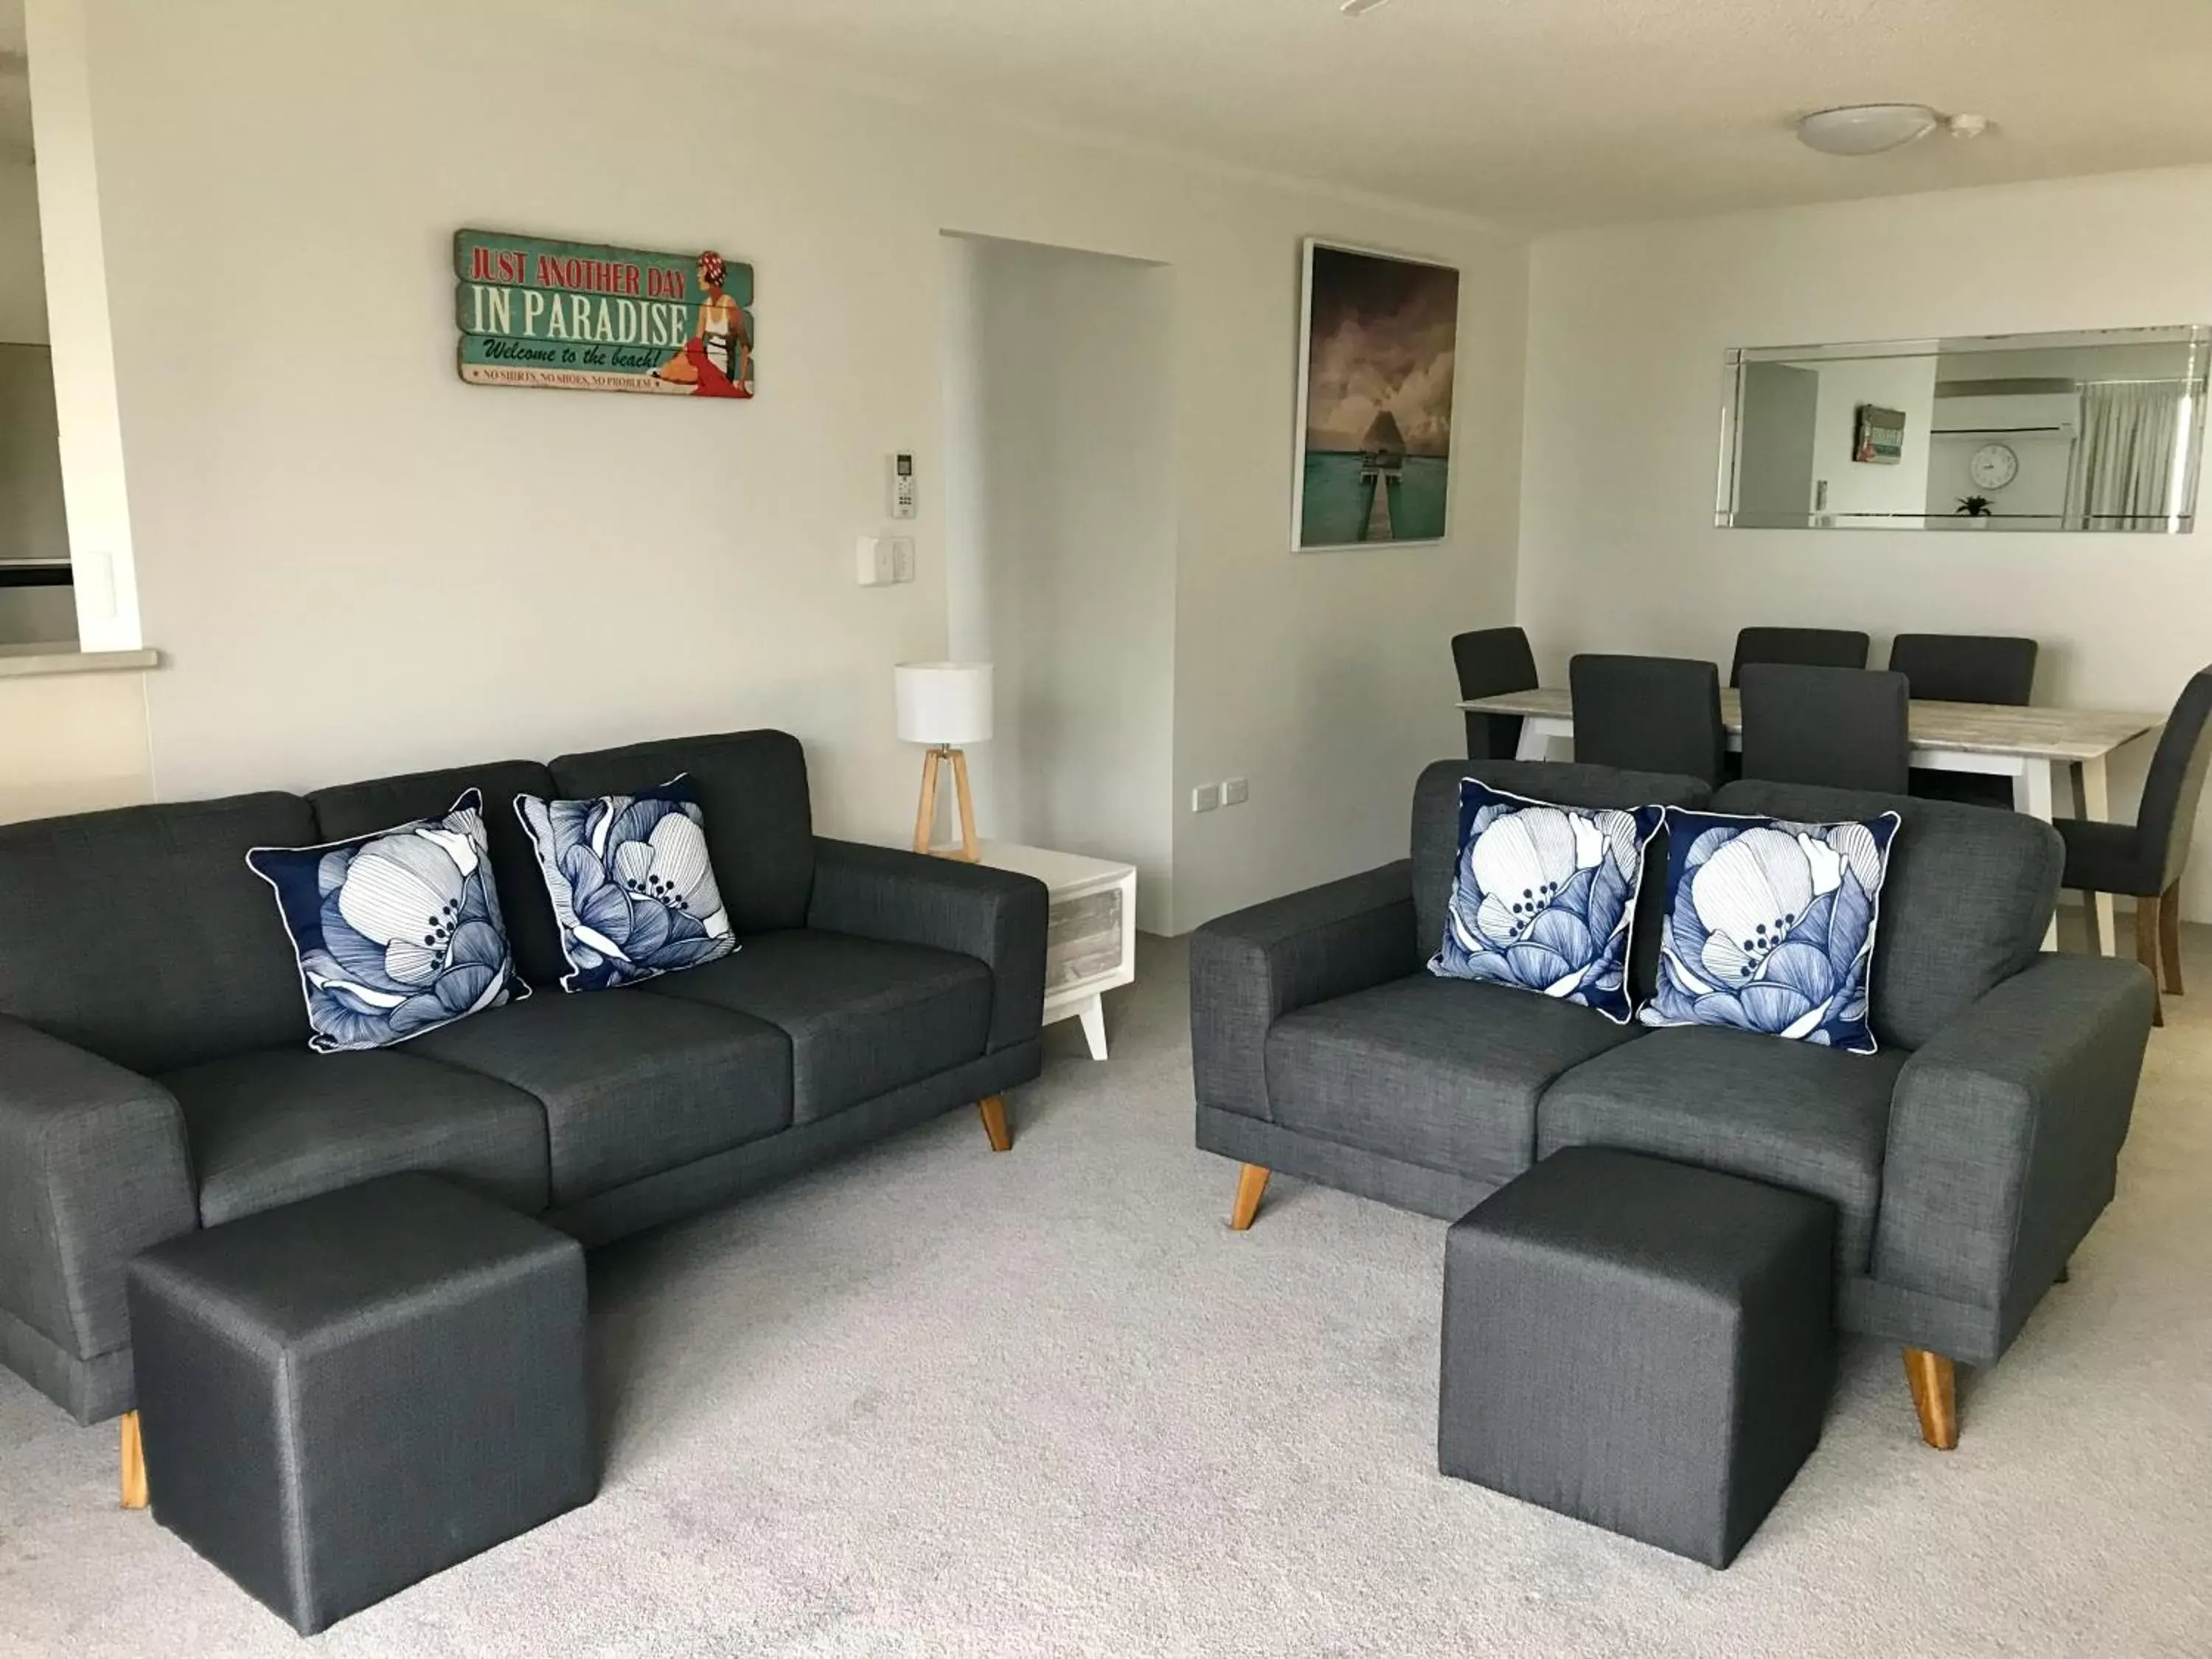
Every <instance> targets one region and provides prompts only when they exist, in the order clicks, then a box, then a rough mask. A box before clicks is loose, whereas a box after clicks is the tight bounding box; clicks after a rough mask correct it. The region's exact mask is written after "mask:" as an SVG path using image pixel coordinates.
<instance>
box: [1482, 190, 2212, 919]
mask: <svg viewBox="0 0 2212 1659" xmlns="http://www.w3.org/2000/svg"><path fill="white" fill-rule="evenodd" d="M1869 270H1882V271H1887V272H1889V273H1892V276H1891V277H1890V278H1889V279H1887V280H1884V281H1882V282H1880V283H1869V282H1868V281H1867V280H1866V278H1865V273H1866V272H1867V271H1869ZM2205 320H2212V168H2185V169H2178V170H2173V171H2166V172H2159V173H2136V174H2130V175H2121V176H2112V177H2106V178H2100V179H2076V180H2067V181H2063V182H2058V183H2053V184H2043V185H2017V186H2010V187H2006V188H2001V189H1989V190H1978V191H1955V192H1949V193H1945V194H1939V195H1929V196H1918V197H1899V198H1894V199H1891V200H1887V201H1871V202H1858V203H1850V204H1839V205H1832V206H1826V207H1815V208H1804V209H1791V210H1782V211H1774V212H1763V213H1751V214H1741V215H1731V216H1726V217H1720V218H1711V219H1704V220H1692V221H1682V222H1672V223H1668V224H1657V225H1643V226H1629V227H1622V228H1611V229H1606V230H1599V231H1589V232H1583V233H1577V234H1567V235H1560V236H1556V237H1552V238H1548V239H1546V240H1542V241H1540V242H1539V243H1538V244H1537V245H1536V246H1535V247H1534V250H1533V252H1532V255H1531V270H1530V304H1529V327H1528V430H1527V441H1526V459H1525V462H1524V465H1523V468H1522V540H1521V588H1520V599H1519V611H1520V616H1521V620H1522V622H1523V623H1525V624H1526V625H1527V626H1528V629H1529V632H1530V635H1531V636H1532V637H1533V638H1534V641H1535V642H1536V645H1537V648H1538V651H1539V653H1540V655H1541V659H1542V662H1543V665H1545V666H1546V667H1547V669H1548V670H1549V671H1550V672H1551V673H1553V674H1557V673H1558V672H1559V671H1561V669H1562V668H1563V667H1564V665H1565V659H1566V658H1567V656H1568V655H1569V654H1570V653H1572V652H1575V651H1578V650H1632V651H1653V652H1662V653H1682V654H1695V655H1699V656H1706V657H1713V658H1717V659H1718V660H1720V661H1723V662H1725V661H1726V660H1727V659H1728V655H1727V653H1728V651H1729V643H1730V641H1731V640H1732V638H1733V637H1734V635H1735V630H1736V629H1738V628H1740V627H1741V626H1743V625H1744V624H1746V623H1834V624H1836V625H1838V626H1843V627H1850V628H1863V629H1867V630H1869V632H1871V633H1873V634H1875V635H1878V636H1885V641H1886V636H1887V635H1892V634H1894V633H1899V632H1903V631H1907V630H1919V629H1934V630H1944V631H1962V632H1974V631H1979V632H1991V633H2006V634H2027V635H2034V636H2036V637H2037V638H2039V640H2041V641H2042V642H2043V653H2042V659H2041V663H2040V666H2039V673H2038V677H2037V696H2038V699H2039V701H2042V702H2052V703H2071V704H2075V705H2076V706H2081V707H2091V708H2139V709H2146V710H2152V709H2155V710H2163V709H2165V708H2168V707H2170V706H2171V704H2172V699H2173V697H2174V696H2175V694H2176V693H2177V692H2178V691H2179V690H2180V688H2181V686H2182V684H2184V683H2185V681H2186V680H2187V678H2188V677H2189V676H2190V675H2191V673H2193V672H2194V671H2196V670H2197V669H2198V668H2201V667H2203V665H2205V663H2206V660H2207V659H2208V658H2212V632H2208V629H2207V626H2206V622H2207V618H2208V617H2212V557H2208V556H2207V547H2208V542H2207V539H2206V532H2204V531H2202V530H2200V531H2199V532H2197V533H2196V534H2194V535H2190V536H2178V537H2162V536H2130V535H2121V534H2089V535H2069V534H2039V533H2035V532H2003V531H1996V530H1992V531H1989V532H1983V533H1980V534H1973V535H1956V534H1945V535H1931V534H1929V533H1926V532H1893V531H1881V530H1835V531H1798V532H1788V531H1723V530H1716V529H1715V528H1714V527H1713V525H1712V512H1711V509H1712V494H1713V478H1714V471H1715V445H1716V442H1717V413H1718V406H1719V399H1720V394H1721V390H1722V386H1723V374H1722V368H1721V364H1722V354H1723V351H1724V350H1726V349H1727V348H1729V346H1750V345H1766V344H1781V343H1791V342H1799V341H1823V340H1832V341H1850V340H1879V339H1899V338H1923V337H1942V336H1945V335H1963V334H1989V333H2009V332H2014V331H2031V330H2040V329H2080V328H2111V327H2125V326H2142V325H2155V324H2167V323H2183V322H2196V321H2205ZM1885 648H1886V642H1883V643H1878V644H1877V647H1876V655H1875V660H1876V661H1877V662H1879V661H1881V659H1882V658H1881V652H1882V650H1883V649H1885ZM2147 760H2148V744H2136V745H2135V746H2134V747H2133V749H2132V750H2130V751H2128V752H2125V753H2124V754H2123V755H2122V756H2121V757H2118V762H2117V763H2116V769H2115V776H2114V793H2115V799H2114V802H2113V809H2114V811H2115V812H2116V813H2132V811H2133V810H2134V804H2135V799H2134V798H2135V793H2136V788H2137V787H2138V786H2139V781H2140V776H2141V769H2142V765H2143V763H2144V762H2145V761H2147ZM2185 908H2186V909H2187V911H2188V913H2189V914H2190V915H2193V916H2198V917H2203V916H2206V915H2212V813H2208V814H2205V815H2203V817H2200V819H2199V822H2198V829H2197V848H2196V856H2195V858H2194V860H2192V867H2191V872H2190V876H2189V885H2188V894H2187V897H2186V900H2185Z"/></svg>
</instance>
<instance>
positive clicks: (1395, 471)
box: [1291, 238, 1459, 552]
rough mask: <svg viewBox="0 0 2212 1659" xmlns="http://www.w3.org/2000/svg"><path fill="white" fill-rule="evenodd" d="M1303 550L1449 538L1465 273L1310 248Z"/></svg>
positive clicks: (1301, 408)
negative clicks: (1454, 382)
mask: <svg viewBox="0 0 2212 1659" xmlns="http://www.w3.org/2000/svg"><path fill="white" fill-rule="evenodd" d="M1301 317H1302V319H1303V322H1304V337H1303V339H1304V349H1303V353H1302V355H1301V356H1300V359H1299V362H1298V408H1297V416H1298V427H1297V457H1296V459H1295V465H1293V467H1292V469H1291V548H1292V550H1294V551H1297V552H1310V551H1312V550H1316V549H1318V548H1335V547H1362V546H1365V545H1368V544H1371V543H1376V542H1396V543H1407V542H1436V541H1442V540H1443V538H1444V533H1445V528H1446V525H1447V523H1448V520H1449V505H1450V498H1451V490H1450V484H1451V435H1452V374H1453V371H1454V368H1455V362H1456V358H1457V346H1458V339H1459V272H1458V271H1457V270H1454V269H1453V268H1452V267H1451V266H1449V265H1443V264H1435V263H1434V262H1432V261H1430V260H1426V259H1412V258H1406V257H1405V256H1403V255H1401V254H1395V253H1383V252H1376V251H1375V250H1373V249H1369V248H1358V247H1346V246H1340V245H1338V244H1335V243H1331V242H1322V241H1316V240H1312V239H1310V238H1309V239H1308V240H1307V242H1306V245H1305V281H1304V299H1303V305H1302V309H1301Z"/></svg>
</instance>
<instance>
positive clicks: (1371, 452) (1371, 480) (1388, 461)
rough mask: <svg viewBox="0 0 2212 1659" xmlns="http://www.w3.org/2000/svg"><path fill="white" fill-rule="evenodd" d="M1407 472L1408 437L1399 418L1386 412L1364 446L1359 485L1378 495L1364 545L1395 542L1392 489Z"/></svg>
mask: <svg viewBox="0 0 2212 1659" xmlns="http://www.w3.org/2000/svg"><path fill="white" fill-rule="evenodd" d="M1405 472H1406V435H1405V434H1404V433H1402V432H1401V431H1400V430H1399V429H1398V421H1397V417H1396V416H1394V415H1392V414H1391V413H1390V411H1389V410H1387V409H1386V410H1383V411H1382V412H1381V413H1379V414H1377V415H1376V417H1375V419H1374V422H1373V423H1372V424H1370V426H1369V427H1368V428H1367V437H1366V441H1364V443H1362V444H1361V445H1360V455H1359V482H1360V483H1361V484H1362V485H1364V486H1366V487H1368V488H1370V489H1373V491H1374V492H1375V493H1374V495H1373V497H1372V499H1371V501H1370V504H1369V506H1368V508H1367V527H1366V529H1365V530H1364V531H1363V532H1361V533H1360V539H1361V540H1362V541H1368V542H1387V541H1389V540H1391V539H1393V538H1392V535H1391V530H1390V486H1391V485H1393V484H1395V483H1397V482H1398V481H1399V480H1400V479H1401V478H1402V477H1404V476H1405Z"/></svg>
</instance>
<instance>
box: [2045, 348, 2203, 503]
mask: <svg viewBox="0 0 2212 1659" xmlns="http://www.w3.org/2000/svg"><path fill="white" fill-rule="evenodd" d="M2187 391H2188V387H2187V386H2186V385H2185V383H2184V382H2181V381H2178V380H2133V381H2110V382H2098V381H2090V382H2088V383H2087V384H2085V385H2084V386H2082V388H2081V437H2080V439H2079V440H2078V441H2076V442H2075V446H2074V465H2073V469H2072V471H2070V472H2069V474H2068V476H2067V479H2066V522H2067V523H2068V524H2069V525H2071V526H2075V528H2077V529H2083V530H2132V529H2138V528H2144V527H2148V526H2150V525H2153V524H2155V522H2156V521H2157V520H2160V519H2163V518H2165V517H2166V515H2167V514H2168V513H2171V512H2172V511H2173V507H2172V501H2171V500H2170V499H2169V497H2170V494H2171V491H2172V488H2173V453H2174V442H2175V438H2176V435H2178V433H2179V430H2180V426H2181V418H2182V401H2183V398H2184V397H2185V394H2186V392H2187Z"/></svg>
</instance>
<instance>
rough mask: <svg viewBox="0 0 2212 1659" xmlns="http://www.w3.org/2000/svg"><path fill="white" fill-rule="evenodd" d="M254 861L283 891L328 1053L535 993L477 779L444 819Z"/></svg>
mask: <svg viewBox="0 0 2212 1659" xmlns="http://www.w3.org/2000/svg"><path fill="white" fill-rule="evenodd" d="M246 867H247V868H249V869H251V870H252V872H253V873H254V874H255V875H257V876H258V877H260V878H261V879H262V880H264V881H265V882H267V883H268V884H270V887H272V888H274V889H275V890H276V908H278V910H280V911H281V912H282V913H283V917H284V930H285V932H287V933H289V934H290V935H291V936H292V949H293V951H294V953H295V955H297V957H299V960H300V987H301V990H302V991H303V992H305V993H306V994H307V1030H308V1037H307V1046H308V1047H309V1048H313V1049H314V1050H316V1051H317V1052H318V1053H319V1054H338V1053H341V1052H343V1051H345V1050H348V1049H355V1048H388V1047H390V1046H391V1045H392V1044H393V1043H395V1042H405V1041H406V1040H407V1039H408V1038H409V1037H411V1036H418V1035H420V1034H421V1033H422V1032H424V1031H428V1030H435V1029H436V1028H437V1027H439V1026H441V1025H447V1024H452V1023H453V1021H454V1020H457V1019H461V1018H465V1017H466V1016H468V1015H470V1014H473V1013H477V1012H482V1011H483V1010H484V1009H486V1008H495V1007H497V1006H499V1005H500V1004H501V1003H502V1002H505V1001H507V1000H508V999H509V998H510V997H512V998H513V999H516V1000H520V999H521V998H523V997H526V996H528V995H529V994H530V987H528V986H527V985H526V984H524V983H523V981H522V979H521V976H520V975H518V974H517V973H516V972H515V971H514V957H513V952H512V951H509V950H508V948H507V929H506V927H505V926H504V925H503V924H502V923H501V921H500V915H499V894H498V891H497V890H496V889H495V886H494V885H493V883H492V878H491V848H490V843H489V842H488V841H487V840H486V838H485V835H484V821H483V795H482V794H481V793H478V792H477V791H476V790H474V789H471V790H468V791H466V792H465V793H463V794H462V796H461V798H460V799H459V800H457V801H455V802H454V803H453V811H450V812H447V814H446V815H445V817H441V818H422V819H418V820H417V821H416V822H415V823H403V824H399V825H397V826H395V827H394V828H392V829H380V830H377V831H376V832H375V833H374V834H372V835H367V836H355V837H354V838H353V839H352V840H350V841H340V842H331V843H329V844H328V845H326V846H322V847H257V848H253V849H252V851H251V852H249V853H247V854H246Z"/></svg>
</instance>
